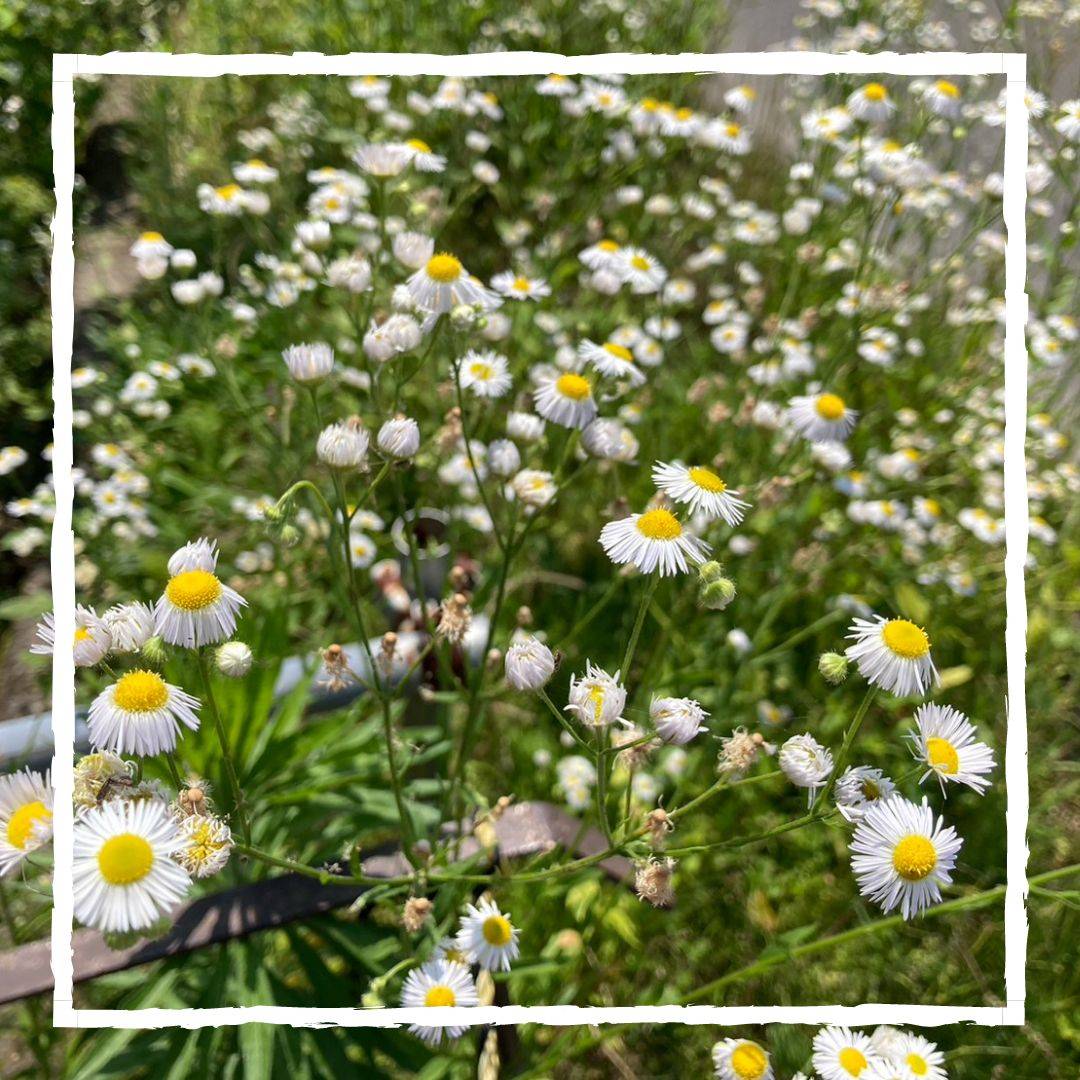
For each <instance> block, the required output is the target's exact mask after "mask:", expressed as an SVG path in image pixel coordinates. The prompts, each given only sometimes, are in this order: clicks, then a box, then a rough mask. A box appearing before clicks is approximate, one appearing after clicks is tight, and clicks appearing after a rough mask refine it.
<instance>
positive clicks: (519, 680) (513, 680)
mask: <svg viewBox="0 0 1080 1080" xmlns="http://www.w3.org/2000/svg"><path fill="white" fill-rule="evenodd" d="M554 674H555V657H554V655H553V654H552V652H551V650H550V649H549V648H548V647H547V646H546V645H545V644H544V643H543V642H542V641H541V640H540V639H539V638H535V637H532V636H531V635H529V634H524V635H522V636H520V637H518V638H517V639H516V640H515V641H514V643H513V644H512V645H511V646H510V648H509V649H507V650H506V681H507V682H508V683H509V684H510V685H511V686H512V687H513V688H514V689H515V690H539V689H540V687H542V686H545V685H546V684H547V682H548V681H549V680H550V679H551V676H552V675H554Z"/></svg>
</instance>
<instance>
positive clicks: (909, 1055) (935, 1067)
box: [896, 1031, 948, 1080]
mask: <svg viewBox="0 0 1080 1080" xmlns="http://www.w3.org/2000/svg"><path fill="white" fill-rule="evenodd" d="M896 1058H897V1061H898V1063H899V1064H901V1065H903V1066H904V1067H905V1068H906V1070H907V1071H906V1072H905V1073H904V1077H905V1080H907V1077H909V1076H910V1077H916V1078H917V1080H948V1074H947V1073H946V1072H945V1055H944V1054H943V1053H942V1052H941V1051H940V1050H939V1049H938V1048H937V1046H935V1045H934V1043H932V1042H931V1041H930V1040H929V1039H926V1038H924V1037H923V1036H922V1035H918V1034H916V1033H915V1032H913V1031H904V1032H901V1033H900V1045H899V1050H898V1053H897V1055H896Z"/></svg>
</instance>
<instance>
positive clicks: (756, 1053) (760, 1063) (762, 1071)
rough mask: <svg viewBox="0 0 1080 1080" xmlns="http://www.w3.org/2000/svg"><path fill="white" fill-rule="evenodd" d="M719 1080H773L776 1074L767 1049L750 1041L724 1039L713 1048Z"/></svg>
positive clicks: (714, 1063)
mask: <svg viewBox="0 0 1080 1080" xmlns="http://www.w3.org/2000/svg"><path fill="white" fill-rule="evenodd" d="M712 1058H713V1066H714V1068H715V1070H716V1076H717V1077H719V1080H773V1077H774V1076H775V1073H774V1072H773V1067H772V1065H771V1064H770V1062H769V1052H768V1051H767V1050H766V1049H765V1047H763V1046H760V1045H758V1043H756V1042H753V1041H751V1040H750V1039H724V1040H722V1041H721V1042H718V1043H717V1044H716V1045H715V1046H714V1047H713V1048H712Z"/></svg>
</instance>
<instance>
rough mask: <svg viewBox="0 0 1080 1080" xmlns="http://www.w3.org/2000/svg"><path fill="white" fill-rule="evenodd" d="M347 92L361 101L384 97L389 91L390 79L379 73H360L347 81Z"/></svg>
mask: <svg viewBox="0 0 1080 1080" xmlns="http://www.w3.org/2000/svg"><path fill="white" fill-rule="evenodd" d="M349 93H350V94H351V95H352V96H353V97H354V98H360V100H361V101H370V100H371V99H372V98H384V97H386V96H387V95H388V94H389V93H390V80H389V79H384V78H382V76H380V75H362V76H361V77H360V78H359V79H351V80H350V81H349Z"/></svg>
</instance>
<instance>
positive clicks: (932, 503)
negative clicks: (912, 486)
mask: <svg viewBox="0 0 1080 1080" xmlns="http://www.w3.org/2000/svg"><path fill="white" fill-rule="evenodd" d="M923 509H924V510H925V511H926V512H927V513H928V514H933V515H934V517H937V516H938V515H939V514H940V513H941V504H940V503H939V502H938V501H937V499H923Z"/></svg>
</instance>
